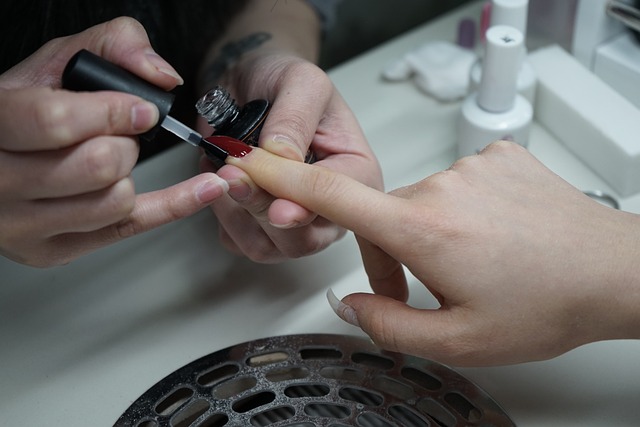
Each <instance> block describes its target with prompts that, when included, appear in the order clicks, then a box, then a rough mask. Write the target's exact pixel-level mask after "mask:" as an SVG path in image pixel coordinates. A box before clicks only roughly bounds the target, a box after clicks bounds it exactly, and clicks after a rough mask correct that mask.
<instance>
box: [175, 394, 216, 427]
mask: <svg viewBox="0 0 640 427" xmlns="http://www.w3.org/2000/svg"><path fill="white" fill-rule="evenodd" d="M210 407H211V406H210V405H209V402H207V401H206V400H196V401H195V402H193V403H191V404H189V405H188V406H187V407H185V408H183V409H182V410H180V412H178V413H177V414H176V415H175V416H174V417H173V418H172V419H171V426H172V427H189V426H190V425H191V424H192V423H193V422H194V421H195V420H197V419H198V418H200V416H201V415H202V414H204V413H205V412H207V411H208V410H209V408H210Z"/></svg>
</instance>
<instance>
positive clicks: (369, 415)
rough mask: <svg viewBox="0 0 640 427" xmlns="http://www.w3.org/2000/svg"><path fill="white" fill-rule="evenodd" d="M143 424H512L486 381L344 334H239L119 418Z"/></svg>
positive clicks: (170, 378) (401, 426) (160, 384)
mask: <svg viewBox="0 0 640 427" xmlns="http://www.w3.org/2000/svg"><path fill="white" fill-rule="evenodd" d="M115 425H116V426H118V427H120V426H135V427H169V426H171V427H223V426H225V427H231V426H233V427H245V426H257V427H266V426H273V427H276V426H277V427H315V426H325V427H348V426H360V427H424V426H434V427H443V426H444V427H454V426H456V427H457V426H481V427H490V426H495V427H498V426H499V427H502V426H514V425H515V424H514V423H513V421H511V419H510V418H509V417H508V416H507V415H506V414H505V413H504V411H503V410H502V409H501V408H500V407H499V406H498V405H497V404H496V402H494V400H493V399H491V397H489V396H488V395H487V394H486V393H485V392H484V391H482V390H481V389H480V388H478V387H477V386H476V385H474V384H473V383H471V382H470V381H469V380H467V379H466V378H464V377H463V376H461V375H460V374H458V373H457V372H455V371H453V370H451V369H450V368H448V367H446V366H444V365H441V364H439V363H435V362H433V361H429V360H425V359H420V358H416V357H412V356H407V355H403V354H398V353H392V352H387V351H382V350H380V349H378V348H377V347H376V346H374V345H373V344H372V343H371V342H370V341H369V340H367V339H364V338H360V337H352V336H343V335H317V334H310V335H290V336H281V337H272V338H265V339H261V340H257V341H251V342H247V343H244V344H239V345H236V346H233V347H229V348H227V349H224V350H220V351H218V352H216V353H212V354H210V355H208V356H205V357H203V358H201V359H198V360H196V361H194V362H192V363H190V364H188V365H186V366H184V367H182V368H180V369H178V370H177V371H175V372H173V373H172V374H170V375H168V376H167V377H166V378H164V379H163V380H161V381H160V382H158V383H157V384H156V385H154V386H153V387H151V388H150V389H149V390H148V391H147V392H146V393H145V394H144V395H142V396H141V397H140V398H139V399H138V400H136V401H135V402H134V403H133V404H132V405H131V406H130V407H129V408H128V409H127V410H126V411H125V413H124V414H123V415H122V416H121V417H120V419H119V420H118V421H117V422H116V424H115Z"/></svg>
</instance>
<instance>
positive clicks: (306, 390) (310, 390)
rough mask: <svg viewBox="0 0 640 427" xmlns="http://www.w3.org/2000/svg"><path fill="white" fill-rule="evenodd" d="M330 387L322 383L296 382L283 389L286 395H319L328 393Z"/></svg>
mask: <svg viewBox="0 0 640 427" xmlns="http://www.w3.org/2000/svg"><path fill="white" fill-rule="evenodd" d="M330 391H331V389H330V388H329V387H328V386H326V385H324V384H297V385H293V386H291V387H287V388H285V389H284V394H285V396H287V397H292V398H300V397H320V396H326V395H327V394H329V392H330Z"/></svg>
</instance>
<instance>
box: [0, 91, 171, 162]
mask: <svg viewBox="0 0 640 427" xmlns="http://www.w3.org/2000/svg"><path fill="white" fill-rule="evenodd" d="M2 97H3V102H2V105H1V106H0V135H2V138H0V148H2V149H5V150H9V151H36V150H52V149H59V148H63V147H68V146H71V145H74V144H76V143H78V142H82V141H85V140H87V139H90V138H92V137H96V136H99V135H137V134H140V133H143V132H145V131H147V130H149V129H150V128H151V127H153V126H154V125H155V124H156V123H157V121H158V118H159V113H158V108H157V107H156V106H155V105H153V104H152V103H150V102H147V101H145V100H143V99H141V98H138V97H136V96H133V95H129V94H124V93H117V92H106V91H105V92H91V93H84V92H83V93H73V92H68V91H65V90H55V89H50V88H27V89H18V90H6V91H3V94H2Z"/></svg>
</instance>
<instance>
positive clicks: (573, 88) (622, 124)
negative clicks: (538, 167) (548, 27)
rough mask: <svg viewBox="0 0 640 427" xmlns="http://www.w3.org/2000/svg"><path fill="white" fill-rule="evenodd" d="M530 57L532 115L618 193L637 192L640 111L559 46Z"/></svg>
mask: <svg viewBox="0 0 640 427" xmlns="http://www.w3.org/2000/svg"><path fill="white" fill-rule="evenodd" d="M529 61H530V63H531V65H532V66H533V67H534V69H535V70H536V73H537V75H538V89H537V93H536V104H535V118H536V120H537V121H538V122H539V123H540V124H542V125H543V126H544V127H546V128H547V129H548V130H549V131H550V132H551V133H553V134H554V135H555V136H556V137H557V138H558V139H559V140H560V141H561V142H562V143H563V144H564V145H566V146H567V148H569V150H571V151H572V152H573V153H574V154H575V156H576V157H578V158H579V159H581V160H582V161H583V162H584V163H585V164H587V165H588V166H589V167H590V168H591V169H593V170H594V171H595V172H596V173H597V174H598V175H600V176H601V177H602V179H603V180H605V181H606V182H607V183H608V184H609V185H611V187H612V188H613V189H614V190H615V191H616V192H617V193H618V194H619V195H620V196H622V197H627V196H630V195H632V194H635V193H638V192H640V110H638V108H636V107H635V106H634V105H633V104H632V103H631V102H630V101H629V100H627V99H626V98H625V97H623V96H622V95H620V94H619V93H618V92H616V91H615V90H614V89H613V88H611V87H610V86H608V85H607V84H606V83H604V82H603V81H602V80H601V79H600V78H598V77H597V76H596V75H595V74H594V73H593V72H591V71H590V70H589V69H587V68H586V67H585V66H584V65H582V64H581V63H580V62H578V60H577V59H576V58H574V57H573V56H571V55H570V54H569V53H568V52H566V51H565V50H564V49H562V48H560V47H559V46H551V47H547V48H542V49H539V50H537V51H536V52H533V53H531V54H530V55H529Z"/></svg>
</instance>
